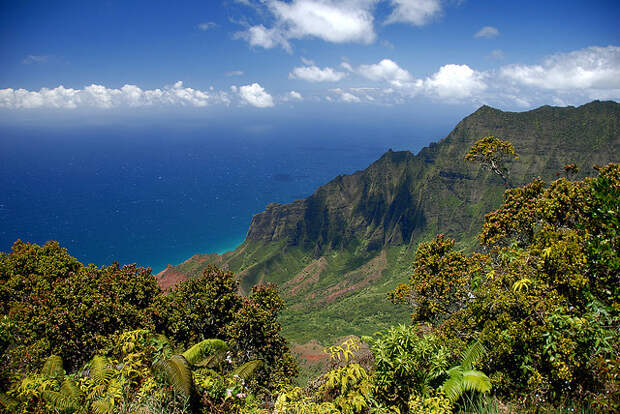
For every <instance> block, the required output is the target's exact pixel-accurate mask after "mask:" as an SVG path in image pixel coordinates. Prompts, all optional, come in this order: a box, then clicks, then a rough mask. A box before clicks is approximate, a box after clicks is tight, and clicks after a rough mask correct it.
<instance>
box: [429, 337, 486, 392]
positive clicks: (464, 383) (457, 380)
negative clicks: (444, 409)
mask: <svg viewBox="0 0 620 414" xmlns="http://www.w3.org/2000/svg"><path fill="white" fill-rule="evenodd" d="M484 353H485V349H484V347H483V346H482V344H481V343H480V342H478V341H476V342H474V343H473V344H471V345H470V346H469V347H468V348H467V349H466V350H465V352H464V353H463V359H462V361H461V364H460V365H457V366H454V367H452V368H450V369H449V370H448V372H447V374H448V378H447V379H446V380H445V381H444V383H443V384H442V385H441V387H440V389H441V391H442V392H443V393H444V394H445V396H446V398H448V399H449V400H450V401H451V402H453V403H454V402H456V401H457V400H458V399H459V398H460V397H461V395H462V394H463V393H464V392H466V391H476V392H481V393H485V392H488V391H489V390H491V380H490V379H489V377H487V376H486V375H485V374H484V373H483V372H480V371H476V370H474V369H473V367H474V363H475V362H476V361H477V360H478V359H479V358H480V357H481V356H482V355H483V354H484Z"/></svg>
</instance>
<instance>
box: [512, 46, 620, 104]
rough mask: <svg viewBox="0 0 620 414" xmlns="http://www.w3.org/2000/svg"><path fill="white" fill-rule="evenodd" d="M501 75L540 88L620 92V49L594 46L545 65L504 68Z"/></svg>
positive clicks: (549, 60)
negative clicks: (619, 90)
mask: <svg viewBox="0 0 620 414" xmlns="http://www.w3.org/2000/svg"><path fill="white" fill-rule="evenodd" d="M501 76H503V77H504V78H506V79H508V80H511V81H514V82H516V83H518V84H521V85H525V86H532V87H536V88H540V89H553V90H560V91H562V90H582V91H586V90H589V91H591V92H593V93H594V92H595V91H596V90H599V91H602V90H608V91H609V90H618V89H620V47H618V46H608V47H597V46H592V47H589V48H586V49H581V50H576V51H574V52H570V53H561V54H556V55H553V56H550V57H548V58H547V59H545V60H544V61H543V63H542V64H541V65H529V66H528V65H509V66H504V67H503V68H502V69H501ZM614 93H615V92H614ZM614 93H612V95H613V94H614ZM616 96H618V95H617V94H616Z"/></svg>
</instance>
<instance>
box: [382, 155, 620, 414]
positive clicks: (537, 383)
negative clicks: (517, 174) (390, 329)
mask: <svg viewBox="0 0 620 414" xmlns="http://www.w3.org/2000/svg"><path fill="white" fill-rule="evenodd" d="M619 214H620V167H619V166H618V165H615V164H610V165H608V166H605V167H601V168H599V175H598V177H595V178H586V179H584V180H582V181H568V180H566V179H564V178H562V179H559V180H557V181H555V182H553V183H551V185H547V184H545V183H544V182H543V181H541V180H538V179H535V180H533V181H532V183H530V184H528V185H525V186H523V187H518V188H514V189H510V190H507V191H506V194H505V200H504V204H503V205H502V206H501V207H500V208H499V209H498V210H496V211H495V212H492V213H490V214H488V215H487V216H486V219H485V223H484V226H483V228H482V232H481V233H480V240H481V242H482V244H483V247H484V248H485V250H486V252H487V254H486V255H481V254H474V255H469V256H467V255H465V254H464V253H462V252H457V251H454V247H453V245H452V243H451V242H444V241H443V240H442V239H441V238H438V239H436V240H435V241H434V242H432V243H430V244H427V245H421V246H420V249H419V251H418V257H417V258H416V261H415V262H414V266H413V268H414V269H413V275H414V276H413V277H412V278H411V281H410V284H409V285H406V286H403V287H401V288H400V289H399V291H397V292H395V293H394V294H393V295H392V297H396V298H398V297H399V295H400V296H401V297H405V299H407V298H409V297H412V296H413V293H415V295H417V296H414V297H415V305H416V306H420V305H419V304H422V305H424V304H426V303H429V304H439V305H441V304H442V303H443V302H442V301H441V300H442V299H444V297H442V296H441V295H440V294H438V293H437V292H436V291H434V290H432V289H424V286H425V284H424V279H425V278H426V279H429V280H432V281H433V282H434V284H437V285H439V286H445V285H446V284H449V283H450V282H452V283H456V286H457V287H456V289H455V292H454V293H453V292H450V294H451V295H452V296H447V297H454V298H457V299H458V298H459V297H461V298H463V297H465V298H467V299H466V300H465V301H464V303H463V304H462V305H460V306H459V307H457V308H456V309H454V308H453V309H447V310H444V311H443V313H442V314H441V315H442V317H434V318H432V317H431V318H426V319H424V320H428V321H430V322H432V323H433V324H434V328H436V329H438V330H439V332H440V335H441V336H442V337H443V338H444V339H445V340H446V343H448V344H451V346H455V347H457V348H458V347H462V346H463V344H465V343H467V342H470V341H472V340H476V339H478V340H479V341H480V342H481V343H482V344H484V346H485V348H486V349H488V353H487V355H486V357H485V358H483V359H482V361H481V367H482V368H483V369H484V372H488V373H490V375H489V377H490V379H491V381H492V383H493V385H494V388H495V390H496V392H498V393H499V394H500V395H504V396H509V397H512V398H518V399H522V400H524V401H530V402H532V403H540V404H544V403H546V402H552V403H553V402H555V403H558V402H559V401H563V400H564V399H566V398H570V399H581V400H582V401H588V402H589V404H592V405H593V406H596V407H597V409H599V410H602V411H605V410H607V411H614V410H616V409H617V408H618V407H619V406H618V401H620V398H619V396H620V394H618V387H617V385H615V384H617V382H616V381H617V380H616V378H617V377H616V376H615V375H614V374H611V372H613V370H614V369H615V367H617V366H618V358H619V357H618V355H619V347H618V344H619V343H620V334H619V332H620V329H619V328H620V324H619V322H620V319H619V315H618V311H619V310H620V283H618V281H619V280H618V275H619V274H620V267H619V262H618V252H619V251H620V238H619V236H618V224H619V223H618V217H619ZM431 247H432V248H431ZM440 249H441V250H440ZM436 252H439V253H436ZM463 262H467V264H464V265H463V268H464V269H466V270H465V271H462V272H460V273H459V272H455V271H454V270H453V269H454V268H456V269H457V270H460V268H459V267H457V266H456V265H454V263H456V264H457V265H458V264H460V263H463ZM428 263H431V264H437V265H435V266H434V267H430V266H429V265H428ZM439 264H441V266H440V265H439ZM429 268H430V270H429ZM418 275H423V276H418ZM403 292H404V293H405V294H403ZM412 292H413V293H412ZM441 292H445V290H442V291H441ZM410 302H414V301H410ZM445 303H450V302H449V301H448V300H446V302H445ZM439 305H436V306H437V307H438V308H439V309H441V308H440V307H439ZM423 309H424V308H423ZM444 309H445V308H444ZM416 315H419V311H418V310H417V307H414V316H416ZM418 319H421V318H419V317H418ZM458 371H459V370H456V371H453V372H452V373H453V374H454V373H456V372H458ZM463 372H464V370H462V371H461V373H463ZM472 378H474V377H472ZM463 379H464V377H463ZM480 379H483V377H480ZM481 384H482V382H481Z"/></svg>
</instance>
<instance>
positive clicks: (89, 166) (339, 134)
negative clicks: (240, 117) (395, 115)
mask: <svg viewBox="0 0 620 414" xmlns="http://www.w3.org/2000/svg"><path fill="white" fill-rule="evenodd" d="M442 132H444V131H442ZM444 135H445V134H444ZM437 137H438V135H435V136H433V137H432V138H434V139H436V138H437ZM430 140H431V138H430V137H429V136H428V135H424V136H422V135H416V134H415V133H414V132H412V131H410V130H409V128H407V129H400V130H399V129H398V128H396V129H395V130H393V131H389V133H386V131H385V127H381V126H379V125H377V126H375V127H369V126H368V125H364V124H363V123H362V124H360V125H359V126H358V127H351V126H350V125H349V126H347V127H344V126H342V127H341V128H339V127H338V125H334V124H325V125H322V124H321V123H316V122H307V123H305V124H304V123H303V122H301V124H300V121H299V120H297V121H296V122H294V123H292V122H281V123H279V124H278V125H275V126H274V125H273V124H270V125H254V126H251V127H244V128H240V127H239V126H238V125H237V126H234V125H226V124H225V123H220V124H218V125H215V126H214V125H210V126H209V127H208V128H207V127H202V126H200V125H194V126H192V127H188V128H179V127H178V126H173V125H171V126H169V127H166V126H162V124H159V125H152V126H150V125H147V124H144V125H138V126H134V127H131V128H129V127H122V126H119V125H116V126H113V125H110V126H106V125H91V126H82V127H80V128H56V129H43V128H28V127H3V128H2V130H1V136H0V251H5V252H6V251H9V250H10V246H11V245H12V243H13V242H14V241H15V240H16V239H18V238H20V239H22V240H24V241H30V242H35V243H39V244H41V243H44V242H45V241H47V240H58V241H59V242H60V243H61V245H62V246H64V247H66V248H67V249H68V250H69V253H70V254H72V255H73V256H75V257H77V258H78V259H79V260H80V261H82V262H83V263H85V264H86V263H95V264H96V265H107V264H110V263H112V262H114V261H118V262H120V263H121V264H127V263H138V264H139V265H142V266H150V267H152V268H153V271H154V272H159V271H161V270H162V269H163V268H164V267H165V266H166V265H167V264H169V263H170V264H178V263H180V262H181V261H183V260H185V259H187V258H188V257H190V256H191V255H193V254H195V253H207V252H223V251H226V250H231V249H233V248H234V247H235V246H236V245H238V244H239V243H241V242H242V241H243V239H244V237H245V234H246V232H247V229H248V226H249V224H250V221H251V218H252V216H253V214H255V213H257V212H259V211H262V210H263V209H264V207H265V206H266V205H267V204H268V203H270V202H280V203H286V202H291V201H293V200H296V199H301V198H304V197H307V196H308V195H310V194H311V193H312V192H313V191H314V190H315V189H316V188H317V187H318V186H320V185H322V184H325V183H326V182H328V181H329V180H331V179H332V178H334V177H335V176H337V175H339V174H349V173H352V172H354V171H356V170H360V169H364V168H366V167H367V166H368V165H369V164H370V163H371V162H373V161H375V160H376V159H377V158H379V157H380V156H381V155H382V154H383V153H384V152H385V151H386V150H388V148H393V149H394V150H398V149H410V150H412V151H414V152H416V151H418V150H419V149H420V148H421V147H422V146H424V145H426V144H428V142H430Z"/></svg>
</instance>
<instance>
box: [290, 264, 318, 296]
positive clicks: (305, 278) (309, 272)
mask: <svg viewBox="0 0 620 414" xmlns="http://www.w3.org/2000/svg"><path fill="white" fill-rule="evenodd" d="M326 266H327V260H325V258H324V257H321V258H319V259H318V260H316V261H314V262H312V263H310V264H309V265H308V266H306V267H304V268H303V270H302V271H301V272H299V273H297V275H295V277H294V278H293V279H291V280H289V281H288V282H286V283H285V284H284V285H283V286H282V287H283V288H284V289H289V288H290V296H295V295H296V294H297V292H299V291H300V290H301V289H302V288H304V287H306V286H308V285H313V284H315V283H316V282H318V281H319V275H320V274H321V273H323V270H325V267H326Z"/></svg>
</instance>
